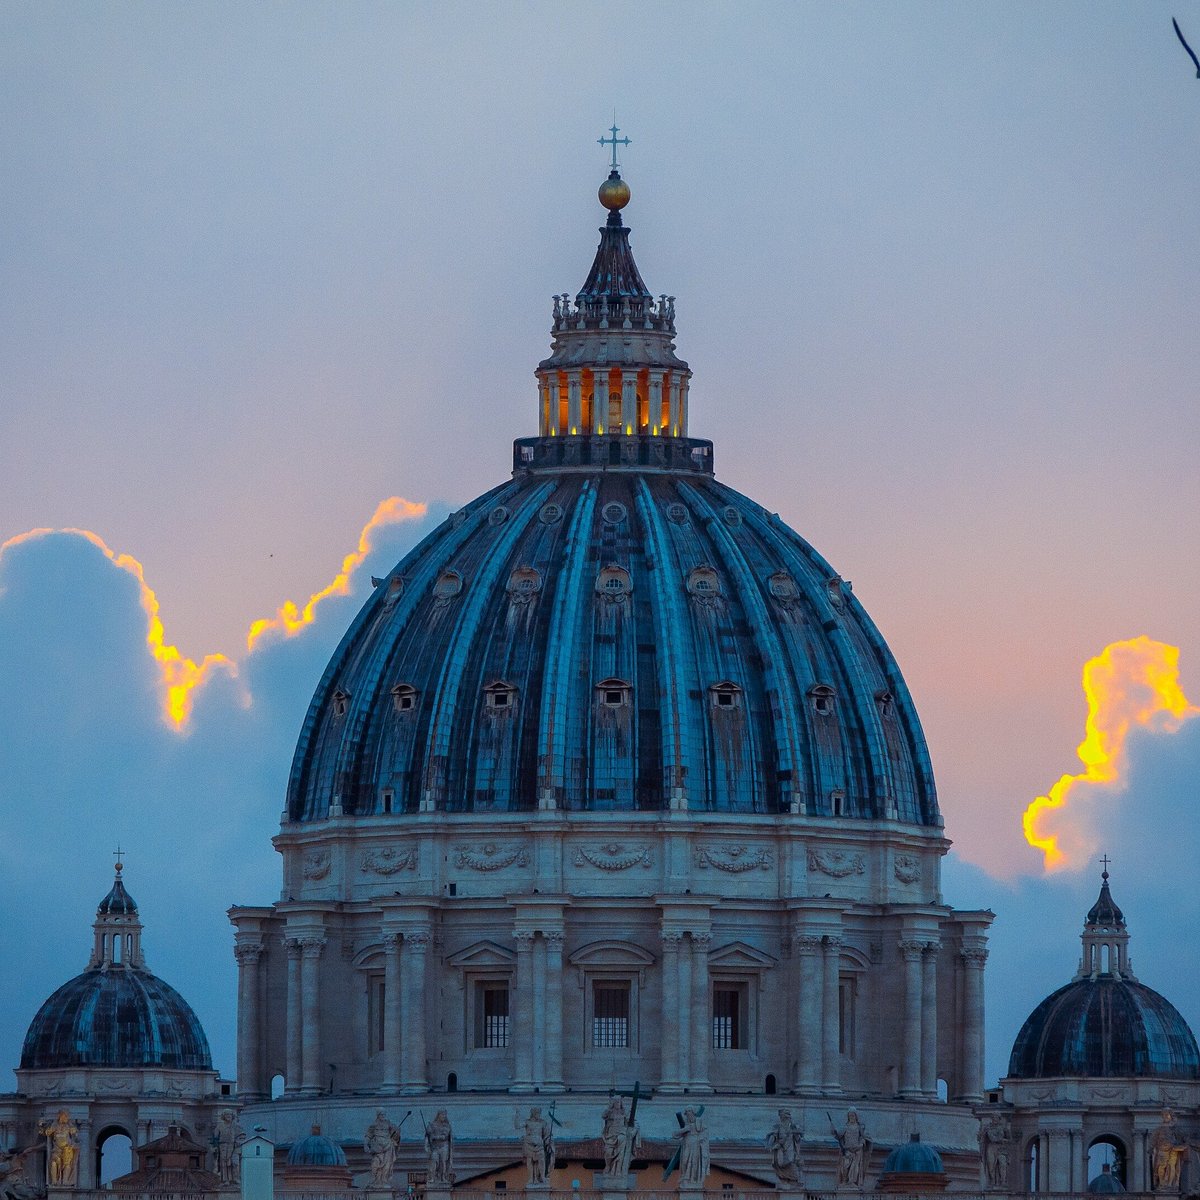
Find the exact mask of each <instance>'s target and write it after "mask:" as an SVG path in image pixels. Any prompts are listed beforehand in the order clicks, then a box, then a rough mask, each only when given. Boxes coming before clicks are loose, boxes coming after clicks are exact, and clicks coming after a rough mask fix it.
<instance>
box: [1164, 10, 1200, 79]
mask: <svg viewBox="0 0 1200 1200" xmlns="http://www.w3.org/2000/svg"><path fill="white" fill-rule="evenodd" d="M1171 24H1172V25H1174V26H1175V36H1176V37H1177V38H1178V39H1179V41H1180V43H1181V44H1182V45H1183V48H1184V49H1185V50H1186V51H1187V52H1188V57H1189V58H1191V60H1192V62H1194V63H1195V64H1196V78H1197V79H1200V58H1197V57H1196V52H1195V50H1193V49H1192V48H1191V46H1189V45H1188V44H1187V38H1185V37H1184V36H1183V30H1182V29H1180V28H1179V22H1178V21H1177V20H1175V18H1174V17H1172V18H1171Z"/></svg>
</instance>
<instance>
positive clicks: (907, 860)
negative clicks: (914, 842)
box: [892, 854, 921, 883]
mask: <svg viewBox="0 0 1200 1200" xmlns="http://www.w3.org/2000/svg"><path fill="white" fill-rule="evenodd" d="M892 874H893V875H895V876H896V878H897V879H898V880H899V881H900V882H901V883H916V882H917V880H918V879H920V878H921V862H920V860H919V859H917V858H914V857H913V856H912V855H911V854H897V855H896V859H895V861H894V862H893V863H892Z"/></svg>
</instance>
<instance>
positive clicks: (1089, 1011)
mask: <svg viewBox="0 0 1200 1200" xmlns="http://www.w3.org/2000/svg"><path fill="white" fill-rule="evenodd" d="M1008 1073H1009V1075H1010V1076H1012V1077H1015V1078H1018V1079H1046V1078H1053V1077H1058V1076H1093V1077H1096V1076H1101V1077H1103V1076H1130V1075H1137V1076H1159V1077H1163V1078H1168V1079H1197V1078H1200V1049H1197V1046H1196V1039H1195V1037H1194V1036H1193V1035H1192V1031H1191V1030H1190V1029H1189V1028H1188V1024H1187V1022H1186V1021H1185V1020H1184V1019H1183V1017H1181V1016H1180V1015H1179V1012H1178V1010H1177V1009H1176V1008H1175V1006H1174V1005H1173V1004H1171V1002H1170V1001H1169V1000H1167V999H1166V998H1165V997H1163V996H1160V995H1159V994H1158V993H1157V992H1156V991H1153V990H1152V989H1150V988H1148V987H1145V986H1144V985H1143V984H1140V983H1136V982H1134V981H1132V980H1128V979H1116V978H1113V977H1112V976H1099V977H1098V978H1095V979H1078V980H1075V981H1074V982H1073V983H1069V984H1067V986H1066V987H1062V988H1059V989H1058V991H1057V992H1054V993H1053V994H1052V995H1050V996H1047V997H1046V999H1045V1000H1043V1001H1042V1002H1041V1004H1039V1005H1038V1006H1037V1008H1035V1009H1034V1010H1033V1012H1032V1013H1031V1014H1030V1016H1029V1018H1028V1020H1027V1021H1026V1022H1025V1024H1024V1025H1023V1026H1022V1027H1021V1032H1020V1033H1019V1034H1018V1035H1017V1040H1016V1042H1014V1044H1013V1049H1012V1055H1011V1057H1010V1059H1009V1064H1008Z"/></svg>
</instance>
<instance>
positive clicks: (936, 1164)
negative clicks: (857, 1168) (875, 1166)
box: [883, 1133, 945, 1175]
mask: <svg viewBox="0 0 1200 1200" xmlns="http://www.w3.org/2000/svg"><path fill="white" fill-rule="evenodd" d="M944 1172H945V1167H943V1166H942V1156H941V1155H940V1154H939V1153H938V1152H937V1151H936V1150H935V1149H934V1148H933V1147H932V1146H930V1145H927V1144H926V1143H925V1142H923V1141H921V1135H920V1134H919V1133H914V1134H913V1135H912V1137H911V1138H910V1139H909V1140H908V1141H907V1142H905V1143H904V1145H902V1146H897V1147H896V1148H895V1150H893V1151H892V1152H891V1154H889V1155H888V1156H887V1161H886V1162H885V1163H884V1164H883V1174H884V1175H941V1174H944Z"/></svg>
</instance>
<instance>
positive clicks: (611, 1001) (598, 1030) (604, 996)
mask: <svg viewBox="0 0 1200 1200" xmlns="http://www.w3.org/2000/svg"><path fill="white" fill-rule="evenodd" d="M592 1045H593V1046H601V1047H622V1046H628V1045H629V984H627V983H597V984H595V985H594V987H593V990H592Z"/></svg>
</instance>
